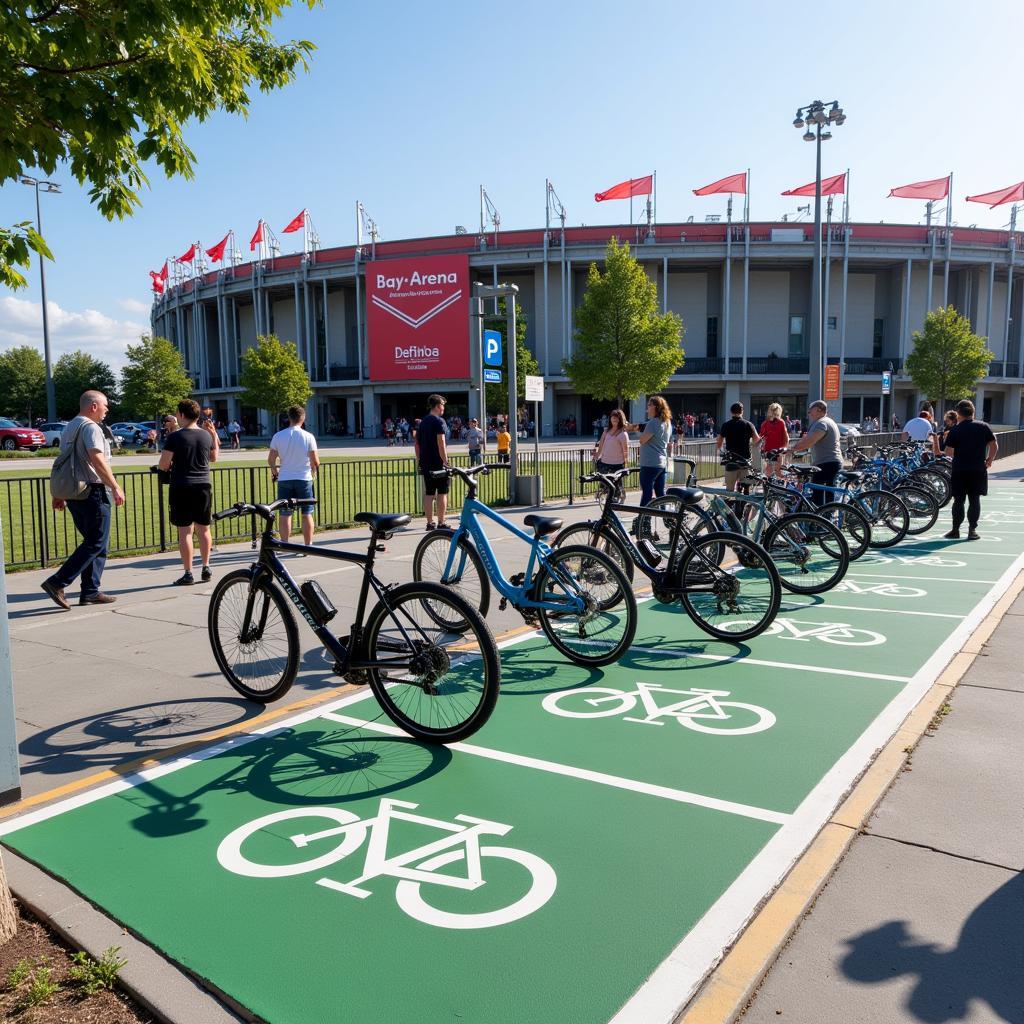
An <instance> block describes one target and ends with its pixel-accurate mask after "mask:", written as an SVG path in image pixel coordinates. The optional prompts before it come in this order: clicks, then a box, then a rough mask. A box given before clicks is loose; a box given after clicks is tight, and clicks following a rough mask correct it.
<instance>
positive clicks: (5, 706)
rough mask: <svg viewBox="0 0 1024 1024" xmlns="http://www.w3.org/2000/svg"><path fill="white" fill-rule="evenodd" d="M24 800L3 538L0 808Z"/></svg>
mask: <svg viewBox="0 0 1024 1024" xmlns="http://www.w3.org/2000/svg"><path fill="white" fill-rule="evenodd" d="M20 799H21V776H20V774H19V769H18V737H17V733H16V722H15V718H14V683H13V678H12V676H11V637H10V634H9V633H8V631H7V579H6V575H5V572H4V547H3V535H2V534H0V805H2V804H6V803H11V802H12V801H14V800H20Z"/></svg>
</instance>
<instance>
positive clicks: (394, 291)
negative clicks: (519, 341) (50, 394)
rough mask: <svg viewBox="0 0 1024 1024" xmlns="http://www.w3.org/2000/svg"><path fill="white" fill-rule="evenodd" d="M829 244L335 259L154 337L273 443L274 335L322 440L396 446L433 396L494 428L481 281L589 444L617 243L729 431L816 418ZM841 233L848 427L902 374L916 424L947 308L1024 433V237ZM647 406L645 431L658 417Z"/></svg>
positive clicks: (796, 230) (599, 237)
mask: <svg viewBox="0 0 1024 1024" xmlns="http://www.w3.org/2000/svg"><path fill="white" fill-rule="evenodd" d="M813 231H814V229H813V227H812V226H811V225H806V224H794V223H752V224H750V225H749V236H748V235H747V226H746V225H742V224H741V225H737V224H733V225H726V224H722V223H715V224H693V223H686V224H659V225H657V228H656V233H655V232H654V231H651V230H650V229H649V228H648V227H647V226H646V225H644V226H642V227H637V226H635V225H630V226H625V225H620V226H609V227H580V228H567V229H565V230H564V232H563V231H562V230H560V229H556V230H553V231H545V230H543V229H541V230H532V231H502V232H500V233H499V234H497V235H496V234H494V233H489V234H486V235H477V234H468V235H467V234H461V233H460V234H455V235H451V236H442V237H435V238H417V239H408V240H403V241H394V242H375V243H373V244H371V245H363V246H362V247H359V248H356V247H354V246H348V247H341V248H331V249H321V250H319V251H315V252H311V253H308V254H296V255H290V256H276V257H274V258H271V259H265V260H259V261H254V262H251V263H239V264H237V265H234V266H229V267H227V268H226V269H224V270H219V271H214V272H212V273H206V274H200V275H198V276H196V277H193V278H191V279H187V280H184V281H181V282H179V283H177V284H173V285H172V284H169V286H168V287H167V289H166V291H165V293H164V294H163V295H162V296H157V297H156V299H155V301H154V305H153V310H152V328H153V331H154V332H155V333H156V334H159V335H163V336H164V337H167V338H169V339H171V340H172V341H173V342H174V344H175V345H176V346H177V347H178V349H179V350H180V351H181V353H182V355H183V356H184V359H185V364H186V366H187V368H188V370H189V372H190V373H191V375H192V376H193V378H194V379H195V381H196V392H195V393H196V395H197V397H199V398H201V399H202V400H203V401H204V403H205V404H209V405H211V406H213V407H214V408H215V410H216V411H217V414H218V415H219V416H220V417H221V418H224V419H227V418H233V417H238V418H240V419H241V420H242V422H243V423H244V424H245V425H246V427H247V428H248V429H251V430H254V431H259V432H261V433H262V432H263V431H264V430H266V429H269V428H271V427H273V426H276V424H273V423H271V417H270V416H269V415H268V413H267V412H266V411H265V410H256V409H248V408H244V407H243V406H242V405H241V402H240V399H239V388H238V374H239V368H240V360H241V356H242V353H243V352H244V351H245V350H246V349H247V348H249V347H250V346H252V345H254V344H255V342H256V338H257V335H259V334H267V333H275V334H277V336H278V337H280V338H281V339H282V340H288V341H294V342H295V344H296V345H297V347H298V351H299V353H300V355H301V357H302V358H303V360H304V361H305V363H306V366H307V368H308V370H309V374H310V379H311V381H312V386H313V390H314V397H313V398H312V399H311V400H310V403H309V405H310V417H309V418H310V422H311V425H312V427H313V429H315V430H317V431H318V432H320V433H322V434H324V433H329V432H341V431H342V430H345V431H347V432H348V433H356V432H357V431H359V432H363V433H364V434H365V435H366V436H379V434H380V429H381V426H380V425H381V423H382V422H383V421H384V419H385V418H386V417H388V416H392V417H399V416H402V415H405V416H408V417H410V418H412V417H413V416H417V415H422V413H423V411H424V404H425V398H426V396H427V394H429V393H430V392H431V391H441V392H443V393H445V394H446V395H447V397H448V398H449V401H450V405H449V413H450V414H458V413H462V414H463V415H466V414H470V415H471V414H475V413H476V411H477V410H476V405H475V403H476V394H475V392H474V391H473V387H472V381H471V376H472V375H474V374H475V369H474V367H475V359H473V358H471V353H470V348H471V346H470V337H471V331H470V327H469V296H470V294H471V290H472V285H473V283H474V282H481V283H484V284H493V283H496V282H499V281H500V282H503V283H504V282H509V283H513V284H515V285H517V286H518V289H519V292H518V303H519V310H520V312H521V313H522V314H523V315H525V317H526V323H527V345H528V347H529V348H530V349H531V351H532V352H533V353H534V355H535V356H536V358H537V360H538V362H539V364H540V370H541V373H542V374H543V375H544V377H545V381H546V391H545V401H544V404H543V411H542V428H543V432H544V433H545V434H551V433H555V432H556V430H557V429H564V425H565V423H566V422H567V421H569V420H570V419H573V418H574V419H575V422H576V424H577V426H578V429H579V432H580V433H581V434H584V435H587V434H589V433H590V424H591V421H592V419H593V418H594V416H595V415H599V414H600V413H601V412H603V411H607V409H608V408H609V407H610V403H608V402H597V401H595V400H593V399H592V398H591V397H590V396H586V395H577V394H576V393H575V392H574V390H573V388H572V385H571V384H570V382H569V381H568V380H567V378H566V377H565V374H564V372H563V370H562V361H563V359H565V358H566V357H568V356H570V355H571V354H572V350H573V341H572V339H573V331H574V311H575V309H576V308H577V307H578V305H579V303H580V301H581V299H582V297H583V294H584V291H585V289H586V279H587V271H588V268H589V266H590V264H591V263H593V262H596V263H598V264H599V265H600V264H601V263H602V260H603V257H604V249H605V246H606V244H607V242H608V240H609V238H611V237H613V236H616V237H618V238H619V239H621V240H628V241H629V242H630V243H631V245H632V246H633V252H634V254H635V256H636V257H637V258H638V259H639V260H640V261H641V263H642V265H643V267H644V269H645V270H646V272H647V274H648V275H649V277H650V278H651V280H652V281H654V283H655V284H656V286H657V290H658V299H659V303H660V307H661V308H662V309H663V310H672V311H674V312H676V313H678V314H679V315H680V316H681V317H682V320H683V324H684V326H685V337H684V338H683V341H682V349H683V350H684V352H685V358H683V359H681V366H680V369H679V371H678V372H677V373H675V374H674V375H673V376H672V378H671V379H670V381H669V382H668V384H667V385H666V386H665V388H663V389H662V390H663V393H664V394H665V395H666V396H667V397H668V399H669V401H670V404H671V407H672V410H673V412H674V413H680V412H694V413H700V412H710V413H711V414H712V415H714V416H715V417H716V418H718V419H721V418H722V416H723V414H725V411H726V410H727V409H728V406H729V405H730V404H731V403H732V402H733V401H736V400H737V399H738V400H741V401H743V402H744V403H745V404H746V406H747V409H748V410H749V411H751V412H752V413H753V414H754V415H755V416H757V415H760V414H761V413H763V410H764V409H765V407H766V406H767V405H768V403H769V402H771V401H780V402H782V404H783V405H784V407H785V408H786V411H787V412H789V413H791V415H794V416H795V417H798V418H800V417H803V416H804V414H805V408H806V403H807V401H808V398H809V397H810V398H814V397H817V396H808V394H807V391H808V379H809V374H808V368H809V364H808V341H809V337H810V331H809V323H810V316H811V277H812V266H813V263H812V252H813ZM823 231H826V232H827V238H826V241H825V243H824V244H825V250H826V259H827V266H828V272H827V274H826V291H825V299H826V306H825V309H826V318H827V319H826V323H827V329H826V332H825V334H826V356H827V359H828V361H829V362H831V363H839V364H840V365H841V366H842V367H843V368H844V372H843V375H842V401H841V406H842V408H841V416H842V419H843V420H844V421H848V422H859V421H860V420H862V419H863V417H864V416H866V415H877V414H878V413H879V404H880V393H881V375H882V371H884V370H886V369H888V368H890V367H891V368H892V370H893V371H894V394H893V396H892V398H891V399H887V400H886V402H885V410H884V412H885V414H886V415H888V413H889V412H890V410H891V411H895V413H896V414H897V415H898V416H899V417H900V418H901V420H905V419H906V417H907V416H908V415H912V414H913V411H914V406H915V404H916V402H917V401H918V400H919V398H920V397H921V396H920V395H918V394H917V393H916V392H915V390H914V388H913V385H912V383H911V382H910V380H909V378H907V377H906V376H905V374H903V373H902V372H901V371H902V369H903V364H904V361H905V359H906V356H907V354H908V352H910V351H911V349H912V347H913V333H914V331H915V330H920V329H921V326H922V324H923V321H924V316H925V312H926V310H927V309H929V308H934V307H937V306H941V305H942V304H943V302H944V300H945V301H947V302H948V303H950V304H952V305H954V306H955V307H956V308H957V309H958V310H960V311H961V312H962V313H964V314H965V315H966V316H968V317H969V318H970V320H971V323H972V325H973V327H974V330H975V331H976V332H977V333H979V334H981V335H984V336H986V337H988V339H989V341H988V344H989V348H990V349H991V350H992V351H993V353H994V354H995V357H994V360H993V362H992V363H991V364H990V365H989V368H988V374H987V376H986V377H985V378H984V380H983V381H982V382H981V383H980V384H979V386H978V389H977V394H976V402H977V404H978V406H979V410H980V411H983V413H984V416H985V418H986V419H988V420H990V421H992V422H997V423H1013V424H1017V423H1019V422H1021V419H1022V415H1021V397H1022V385H1024V346H1022V337H1021V333H1022V326H1024V316H1022V298H1024V273H1022V270H1024V260H1021V258H1020V256H1019V255H1018V253H1019V251H1020V237H1019V233H1018V235H1017V236H1016V237H1014V238H1011V235H1010V233H1009V232H1007V231H1005V230H1003V231H999V230H985V229H978V228H959V227H955V228H952V229H951V230H950V231H949V232H948V234H947V231H946V229H944V228H934V227H932V228H928V227H925V226H920V225H899V224H861V223H852V224H848V225H833V226H832V227H831V228H830V229H826V228H823ZM727 232H728V233H730V234H728V235H727ZM488 308H489V307H488ZM473 347H475V346H473ZM890 403H892V404H890ZM634 405H635V407H634V408H633V409H632V410H631V411H630V415H631V416H632V417H633V418H634V419H638V418H639V415H640V413H641V412H642V407H643V400H642V399H640V400H639V401H638V402H637V403H634ZM491 411H492V412H493V411H494V410H491ZM837 411H838V410H837ZM261 428H262V429H261Z"/></svg>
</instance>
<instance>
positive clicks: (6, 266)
mask: <svg viewBox="0 0 1024 1024" xmlns="http://www.w3.org/2000/svg"><path fill="white" fill-rule="evenodd" d="M0 109H2V105H0ZM33 252H37V253H39V255H40V256H41V257H43V258H44V259H48V260H52V259H53V253H52V252H50V247H49V246H48V245H47V244H46V242H44V241H43V236H42V235H40V234H39V232H38V231H36V229H35V228H34V227H32V223H31V222H30V221H27V220H26V221H22V222H21V223H19V224H15V225H13V226H12V227H9V228H5V227H2V226H0V284H2V285H6V286H7V287H8V288H10V289H12V290H16V289H18V288H24V287H25V285H26V284H28V281H26V280H25V275H24V274H23V273H21V271H20V270H18V267H27V266H28V265H29V264H30V263H31V262H32V253H33Z"/></svg>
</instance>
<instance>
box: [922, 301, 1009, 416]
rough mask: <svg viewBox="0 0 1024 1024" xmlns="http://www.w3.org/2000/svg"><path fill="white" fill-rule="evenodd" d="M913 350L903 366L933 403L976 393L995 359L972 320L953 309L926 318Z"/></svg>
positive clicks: (935, 312)
mask: <svg viewBox="0 0 1024 1024" xmlns="http://www.w3.org/2000/svg"><path fill="white" fill-rule="evenodd" d="M913 341H914V349H913V351H912V352H911V353H910V355H908V356H907V361H906V363H905V364H904V365H905V367H906V371H907V373H909V374H910V377H911V380H913V382H914V386H915V387H917V389H918V390H919V391H922V392H924V394H926V395H927V396H928V397H929V398H930V399H932V401H934V402H937V403H940V407H941V404H942V403H945V402H947V401H956V400H959V399H961V398H966V397H967V396H968V395H970V394H973V393H974V389H975V387H976V385H977V383H978V381H979V380H981V378H982V377H984V376H985V373H986V372H987V369H988V364H989V363H990V362H991V361H992V360H993V359H994V358H995V353H993V352H990V351H989V349H988V346H987V345H986V344H985V342H986V341H988V339H987V338H982V337H980V336H979V335H977V334H975V333H974V332H973V331H972V330H971V321H970V320H968V319H967V317H965V316H961V315H960V314H959V313H958V312H957V311H956V309H955V308H954V307H953V306H946V307H945V309H943V308H941V307H940V308H939V309H933V310H932V311H931V312H930V313H928V314H927V315H926V316H925V318H924V331H914V339H913Z"/></svg>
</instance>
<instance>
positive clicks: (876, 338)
mask: <svg viewBox="0 0 1024 1024" xmlns="http://www.w3.org/2000/svg"><path fill="white" fill-rule="evenodd" d="M884 341H885V320H884V319H883V318H881V317H879V318H878V319H877V320H875V330H874V333H873V334H872V336H871V356H872V358H874V359H881V358H882V343H883V342H884Z"/></svg>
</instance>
